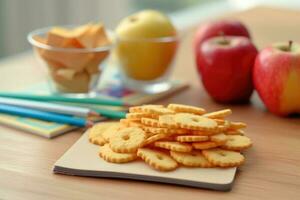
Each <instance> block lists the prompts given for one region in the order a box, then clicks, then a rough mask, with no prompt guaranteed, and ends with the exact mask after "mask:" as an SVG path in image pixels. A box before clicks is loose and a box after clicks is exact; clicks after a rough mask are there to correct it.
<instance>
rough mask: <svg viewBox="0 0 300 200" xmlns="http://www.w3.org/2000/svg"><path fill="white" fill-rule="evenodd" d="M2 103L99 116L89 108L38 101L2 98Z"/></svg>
mask: <svg viewBox="0 0 300 200" xmlns="http://www.w3.org/2000/svg"><path fill="white" fill-rule="evenodd" d="M0 103H1V104H6V105H11V106H20V107H25V108H32V109H36V110H42V111H48V112H54V113H61V114H67V115H75V116H79V117H87V116H99V115H98V113H96V112H94V111H92V110H91V109H89V108H82V107H77V106H68V105H61V104H55V103H48V102H38V101H30V100H23V99H14V98H6V97H0Z"/></svg>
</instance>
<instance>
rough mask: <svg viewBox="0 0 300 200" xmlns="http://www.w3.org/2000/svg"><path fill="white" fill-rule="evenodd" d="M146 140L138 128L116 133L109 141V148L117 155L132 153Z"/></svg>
mask: <svg viewBox="0 0 300 200" xmlns="http://www.w3.org/2000/svg"><path fill="white" fill-rule="evenodd" d="M145 140H146V133H145V132H144V131H143V130H142V129H140V128H138V127H128V128H124V129H122V130H120V131H118V132H117V133H116V134H115V135H114V137H111V138H110V140H109V147H110V148H111V149H112V150H113V151H114V152H117V153H134V152H136V151H137V149H138V148H139V147H141V146H142V144H143V143H144V141H145Z"/></svg>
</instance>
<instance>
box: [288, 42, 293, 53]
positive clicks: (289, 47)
mask: <svg viewBox="0 0 300 200" xmlns="http://www.w3.org/2000/svg"><path fill="white" fill-rule="evenodd" d="M292 45H293V41H292V40H289V46H288V51H291V49H292Z"/></svg>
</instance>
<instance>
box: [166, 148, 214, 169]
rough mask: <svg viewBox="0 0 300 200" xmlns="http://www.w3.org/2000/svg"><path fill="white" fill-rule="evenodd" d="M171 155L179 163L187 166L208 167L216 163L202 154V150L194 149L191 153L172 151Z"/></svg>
mask: <svg viewBox="0 0 300 200" xmlns="http://www.w3.org/2000/svg"><path fill="white" fill-rule="evenodd" d="M170 155H171V157H172V158H173V159H174V160H176V161H177V162H178V163H180V164H182V165H183V166H186V167H202V168H208V167H213V166H214V165H213V164H211V163H210V162H208V160H207V159H206V158H205V157H204V156H203V155H202V153H201V152H200V151H195V150H194V151H192V152H189V153H184V152H176V151H170Z"/></svg>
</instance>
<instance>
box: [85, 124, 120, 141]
mask: <svg viewBox="0 0 300 200" xmlns="http://www.w3.org/2000/svg"><path fill="white" fill-rule="evenodd" d="M116 124H119V122H100V123H97V124H95V125H94V126H93V127H92V128H90V129H89V140H90V141H91V140H92V139H93V138H94V137H97V136H99V135H102V133H103V132H104V131H105V130H106V129H107V128H109V127H110V126H112V125H116Z"/></svg>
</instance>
